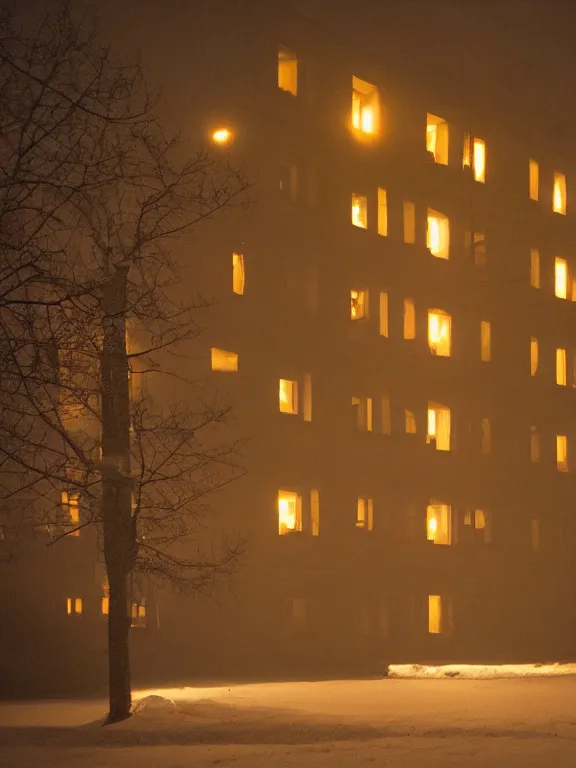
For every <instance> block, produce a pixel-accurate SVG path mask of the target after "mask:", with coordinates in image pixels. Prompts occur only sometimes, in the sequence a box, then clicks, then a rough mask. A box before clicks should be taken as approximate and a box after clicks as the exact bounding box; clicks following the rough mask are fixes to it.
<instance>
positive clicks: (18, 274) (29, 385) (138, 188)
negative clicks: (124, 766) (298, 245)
mask: <svg viewBox="0 0 576 768" xmlns="http://www.w3.org/2000/svg"><path fill="white" fill-rule="evenodd" d="M184 155H185V153H184V152H183V148H182V146H180V144H179V142H178V141H177V140H175V139H168V138H167V137H166V136H165V134H164V131H163V130H162V126H161V124H160V122H159V121H158V119H157V118H156V117H155V114H154V103H153V101H152V99H151V98H150V96H149V94H148V92H147V90H146V87H145V83H144V79H143V76H142V72H141V70H140V68H139V66H137V65H135V64H127V65H126V64H118V63H116V61H115V60H114V58H113V56H112V55H111V54H110V52H109V51H107V50H105V49H102V48H101V47H100V46H99V44H98V38H97V36H96V33H95V31H94V27H93V26H91V25H89V24H88V23H87V22H86V21H85V20H81V21H80V22H79V23H76V22H75V21H74V19H73V16H72V13H71V11H70V8H69V6H68V3H66V2H64V3H62V4H59V5H57V6H56V9H55V10H54V11H48V12H46V13H45V15H44V16H43V17H42V20H41V21H40V22H39V23H38V24H37V25H35V26H34V27H33V28H30V26H29V25H28V26H19V25H18V21H17V14H16V13H15V11H14V9H11V11H10V12H8V11H5V12H3V13H2V15H0V360H1V364H2V365H1V370H0V494H1V498H2V501H3V509H4V520H3V523H4V526H5V529H6V531H7V533H8V535H9V536H10V535H12V536H15V535H16V533H17V532H18V533H19V534H21V533H22V532H23V531H25V530H30V529H33V528H36V527H37V526H38V525H40V524H42V525H49V526H52V529H54V528H53V527H54V526H56V530H57V531H59V533H58V534H57V535H56V537H55V539H54V540H57V539H58V538H60V537H63V536H66V535H70V534H71V533H74V532H75V531H77V530H78V529H79V528H80V527H84V526H88V525H95V526H98V528H99V530H100V531H101V533H102V541H103V551H104V559H105V563H106V569H107V575H108V580H109V586H110V607H109V633H108V641H109V664H110V714H109V719H110V720H111V721H115V720H119V719H122V718H125V717H127V716H128V715H129V712H130V705H131V700H130V665H129V653H128V634H129V629H130V616H129V611H128V602H129V595H128V587H127V584H128V577H129V575H130V574H131V573H132V572H134V571H135V570H136V571H140V572H141V573H143V574H145V575H147V576H149V577H151V578H154V579H164V580H166V579H167V580H168V581H170V582H171V583H172V584H173V585H175V586H176V587H178V588H179V589H204V590H206V589H208V588H209V587H210V586H212V585H213V584H214V583H215V581H216V580H217V579H218V578H220V577H221V576H222V575H223V574H229V573H231V572H232V571H233V570H234V567H235V565H236V563H237V560H238V557H239V555H240V547H239V545H238V544H237V543H234V544H230V543H228V542H223V544H222V546H220V547H219V548H217V549H216V550H213V551H212V550H211V551H210V552H208V553H202V552H199V551H198V548H197V543H196V536H195V534H196V532H197V526H198V525H199V520H200V518H201V515H202V513H203V512H205V511H206V509H207V497H208V496H209V494H211V493H212V492H213V491H214V490H215V489H218V488H220V487H222V486H223V485H225V484H227V483H228V482H230V481H231V480H232V479H234V478H235V477H236V476H237V475H238V473H239V472H240V471H241V469H240V467H239V465H238V460H237V445H236V444H234V443H233V442H230V441H227V442H222V440H221V437H219V432H218V430H217V429H216V428H217V427H218V425H220V424H222V423H223V422H224V421H225V419H226V417H227V413H228V411H227V409H226V408H225V407H222V406H220V405H219V404H218V403H215V402H205V401H197V402H195V403H192V404H191V405H188V406H186V407H185V406H181V405H178V404H174V403H172V404H170V403H161V402H158V401H155V400H154V399H153V397H151V396H150V395H149V394H148V393H147V391H146V386H145V385H144V383H143V382H144V381H145V380H146V377H147V376H150V375H154V376H158V375H162V373H168V372H170V369H169V366H168V364H167V357H168V356H167V351H168V350H174V349H180V348H182V345H184V344H186V343H187V342H189V341H191V340H193V339H194V338H195V337H196V335H197V334H198V327H197V325H196V323H195V320H194V311H195V309H197V307H198V303H192V304H190V303H186V302H182V301H181V300H179V299H178V298H177V288H178V283H179V272H178V266H177V264H176V262H175V260H174V259H173V257H172V250H173V246H174V243H175V242H176V241H177V239H178V237H179V236H180V235H182V234H183V233H184V232H187V231H189V230H190V229H192V228H193V227H194V226H195V225H197V224H199V223H200V222H201V221H202V220H203V219H205V218H208V217H212V216H213V215H214V214H215V213H217V212H218V211H220V210H221V209H223V208H225V207H227V206H230V205H232V204H234V202H235V201H236V200H238V199H239V196H240V195H241V194H242V193H243V192H244V191H245V189H246V184H245V182H244V180H243V179H242V177H241V176H240V175H239V174H238V173H236V172H235V171H233V170H232V169H230V168H229V167H227V166H226V165H224V164H223V163H222V162H221V161H219V160H218V159H215V158H214V157H212V156H211V155H210V154H209V153H206V152H204V151H200V152H198V153H197V154H196V155H195V156H193V157H192V158H191V159H182V157H183V156H184ZM127 325H128V331H129V333H128V335H129V336H131V337H132V336H133V337H134V338H136V339H137V346H136V347H135V348H134V349H128V350H127V348H126V336H127V334H126V329H127ZM130 383H132V388H133V389H134V390H138V395H137V396H135V397H132V398H131V397H130V392H129V388H130ZM63 491H64V492H66V493H68V492H71V491H72V492H73V493H74V494H75V495H76V496H77V497H78V498H79V499H80V502H81V508H82V517H81V518H79V519H77V520H70V519H69V520H67V521H63V520H62V516H61V506H60V504H59V496H60V494H61V493H62V492H63ZM63 523H65V524H66V526H65V527H62V524H63ZM58 526H60V527H58Z"/></svg>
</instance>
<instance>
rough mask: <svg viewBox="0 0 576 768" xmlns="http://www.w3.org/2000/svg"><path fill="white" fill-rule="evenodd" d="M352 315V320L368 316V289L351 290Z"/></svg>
mask: <svg viewBox="0 0 576 768" xmlns="http://www.w3.org/2000/svg"><path fill="white" fill-rule="evenodd" d="M350 317H351V319H352V320H363V319H364V318H366V317H368V291H357V290H355V289H352V290H351V291H350Z"/></svg>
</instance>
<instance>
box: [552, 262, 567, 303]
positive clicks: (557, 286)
mask: <svg viewBox="0 0 576 768" xmlns="http://www.w3.org/2000/svg"><path fill="white" fill-rule="evenodd" d="M554 293H555V294H556V296H558V298H559V299H565V298H567V296H568V262H567V261H566V259H554Z"/></svg>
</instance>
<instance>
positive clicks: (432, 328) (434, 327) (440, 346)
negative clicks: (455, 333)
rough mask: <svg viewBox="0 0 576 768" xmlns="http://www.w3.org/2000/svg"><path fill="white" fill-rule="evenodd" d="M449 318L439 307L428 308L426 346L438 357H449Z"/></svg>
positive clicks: (450, 335)
mask: <svg viewBox="0 0 576 768" xmlns="http://www.w3.org/2000/svg"><path fill="white" fill-rule="evenodd" d="M451 337H452V333H451V318H450V315H448V314H446V312H443V311H442V310H441V309H430V310H428V346H429V347H430V350H431V351H432V352H433V354H435V355H438V356H439V357H450V348H451Z"/></svg>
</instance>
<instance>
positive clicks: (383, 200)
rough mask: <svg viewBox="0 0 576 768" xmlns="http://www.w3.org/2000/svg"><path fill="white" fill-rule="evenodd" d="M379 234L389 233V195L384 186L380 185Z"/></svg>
mask: <svg viewBox="0 0 576 768" xmlns="http://www.w3.org/2000/svg"><path fill="white" fill-rule="evenodd" d="M378 234H379V235H382V236H383V237H386V235H387V234H388V195H387V193H386V190H385V189H382V187H378Z"/></svg>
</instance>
